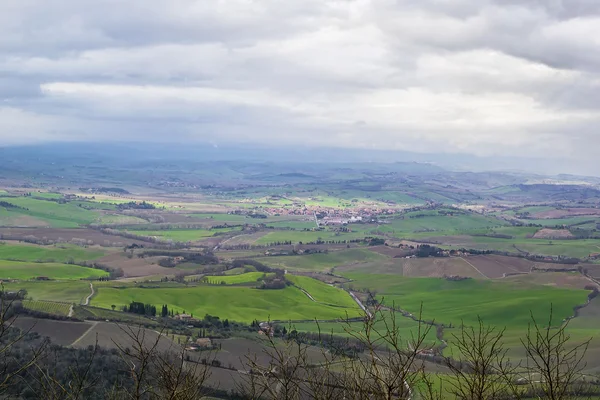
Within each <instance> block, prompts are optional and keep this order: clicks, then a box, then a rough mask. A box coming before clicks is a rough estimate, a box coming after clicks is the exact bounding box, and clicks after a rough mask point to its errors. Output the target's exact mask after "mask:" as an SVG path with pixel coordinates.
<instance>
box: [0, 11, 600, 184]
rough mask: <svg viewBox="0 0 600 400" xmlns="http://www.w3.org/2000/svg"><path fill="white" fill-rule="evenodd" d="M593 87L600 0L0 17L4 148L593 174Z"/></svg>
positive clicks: (599, 51) (597, 83)
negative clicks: (160, 147)
mask: <svg viewBox="0 0 600 400" xmlns="http://www.w3.org/2000/svg"><path fill="white" fill-rule="evenodd" d="M598 71H600V2H599V1H597V0H563V1H561V0H538V1H535V0H521V1H518V0H510V1H509V0H370V1H369V0H338V1H333V0H285V1H282V0H221V1H216V0H215V1H213V0H198V1H192V0H128V1H120V0H103V1H100V0H89V1H82V0H45V1H39V0H3V1H1V2H0V140H1V141H2V143H4V144H8V145H10V144H24V143H36V142H47V141H75V140H76V141H81V140H103V141H104V140H106V141H108V140H138V139H143V140H155V141H161V140H170V141H182V142H184V141H190V140H192V141H203V142H207V141H211V142H213V143H217V144H218V143H228V142H229V143H231V142H234V141H236V142H240V143H246V142H254V143H260V144H277V145H280V144H292V145H295V144H303V145H315V146H320V145H325V146H339V147H351V148H355V147H357V148H375V149H377V148H381V149H388V150H389V149H401V150H411V151H419V152H466V153H471V154H476V155H518V156H522V155H530V156H534V157H539V156H552V157H557V158H565V159H573V160H574V162H577V163H578V165H581V166H582V167H586V166H592V165H594V164H595V161H594V158H595V157H596V156H595V153H596V151H597V150H596V149H597V148H599V147H600V136H599V135H598V132H597V129H596V127H597V126H598V123H599V122H600V90H599V89H600V74H599V72H598ZM575 160H577V161H575ZM590 172H592V171H590ZM594 172H598V171H594Z"/></svg>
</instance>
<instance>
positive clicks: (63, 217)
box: [0, 196, 100, 228]
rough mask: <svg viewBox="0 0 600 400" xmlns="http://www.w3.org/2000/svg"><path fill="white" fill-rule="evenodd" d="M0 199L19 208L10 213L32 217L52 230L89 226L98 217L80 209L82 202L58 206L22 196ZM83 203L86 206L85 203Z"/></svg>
mask: <svg viewBox="0 0 600 400" xmlns="http://www.w3.org/2000/svg"><path fill="white" fill-rule="evenodd" d="M0 199H1V200H2V201H6V202H8V203H11V204H14V205H15V206H18V207H21V208H20V209H17V208H11V209H10V212H11V213H13V214H20V215H24V216H30V217H33V218H35V219H37V220H40V221H43V222H44V223H46V224H48V225H49V226H51V227H53V228H76V227H78V226H80V225H87V224H91V223H92V222H94V221H96V220H97V219H98V218H99V217H100V213H98V212H97V211H95V210H88V209H86V208H84V207H80V205H82V202H79V203H77V202H69V203H66V204H59V203H57V202H54V201H48V200H37V199H34V198H31V197H23V196H21V197H0ZM84 203H85V204H86V205H87V204H88V203H87V202H84ZM89 204H90V205H91V204H92V203H89Z"/></svg>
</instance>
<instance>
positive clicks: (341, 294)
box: [286, 274, 357, 308]
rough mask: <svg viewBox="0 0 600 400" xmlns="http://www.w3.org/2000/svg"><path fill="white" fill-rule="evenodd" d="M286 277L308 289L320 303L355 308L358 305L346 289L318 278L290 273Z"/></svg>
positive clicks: (298, 285) (300, 286)
mask: <svg viewBox="0 0 600 400" xmlns="http://www.w3.org/2000/svg"><path fill="white" fill-rule="evenodd" d="M286 278H287V279H288V280H289V281H290V282H292V283H293V284H294V285H295V286H297V287H299V288H301V289H304V290H306V291H307V292H308V293H309V294H310V295H311V296H312V297H313V298H314V299H315V300H316V301H317V302H319V303H323V304H327V305H332V306H336V307H345V308H354V307H356V305H357V304H356V302H355V301H354V300H353V299H352V297H350V295H349V294H348V293H346V292H345V291H343V290H340V289H339V288H336V287H333V286H329V285H326V284H323V282H321V281H318V280H316V279H313V278H310V277H307V276H295V275H289V274H288V275H287V276H286Z"/></svg>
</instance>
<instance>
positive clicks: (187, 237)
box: [128, 229, 232, 242]
mask: <svg viewBox="0 0 600 400" xmlns="http://www.w3.org/2000/svg"><path fill="white" fill-rule="evenodd" d="M231 231H232V230H231V229H211V230H206V229H169V230H133V229H130V230H128V232H129V233H133V234H135V235H139V236H155V237H159V238H161V239H170V240H174V241H176V242H193V241H197V240H201V239H204V238H207V237H211V236H215V235H217V234H219V233H227V232H231Z"/></svg>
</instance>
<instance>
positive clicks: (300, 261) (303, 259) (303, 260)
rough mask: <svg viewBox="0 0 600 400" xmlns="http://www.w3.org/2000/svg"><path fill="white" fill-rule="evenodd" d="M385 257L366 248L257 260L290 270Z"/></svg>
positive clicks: (329, 267) (305, 269)
mask: <svg viewBox="0 0 600 400" xmlns="http://www.w3.org/2000/svg"><path fill="white" fill-rule="evenodd" d="M384 259H386V257H385V256H382V255H380V254H378V253H375V252H372V251H369V250H368V249H348V250H340V251H330V252H328V253H319V254H309V255H304V256H281V257H276V256H272V257H263V258H258V260H259V261H261V262H262V263H264V264H266V265H270V266H273V267H280V268H286V269H289V270H291V271H327V270H330V269H332V268H334V267H336V266H339V265H345V264H352V263H360V262H367V261H373V262H376V261H382V260H384Z"/></svg>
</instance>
